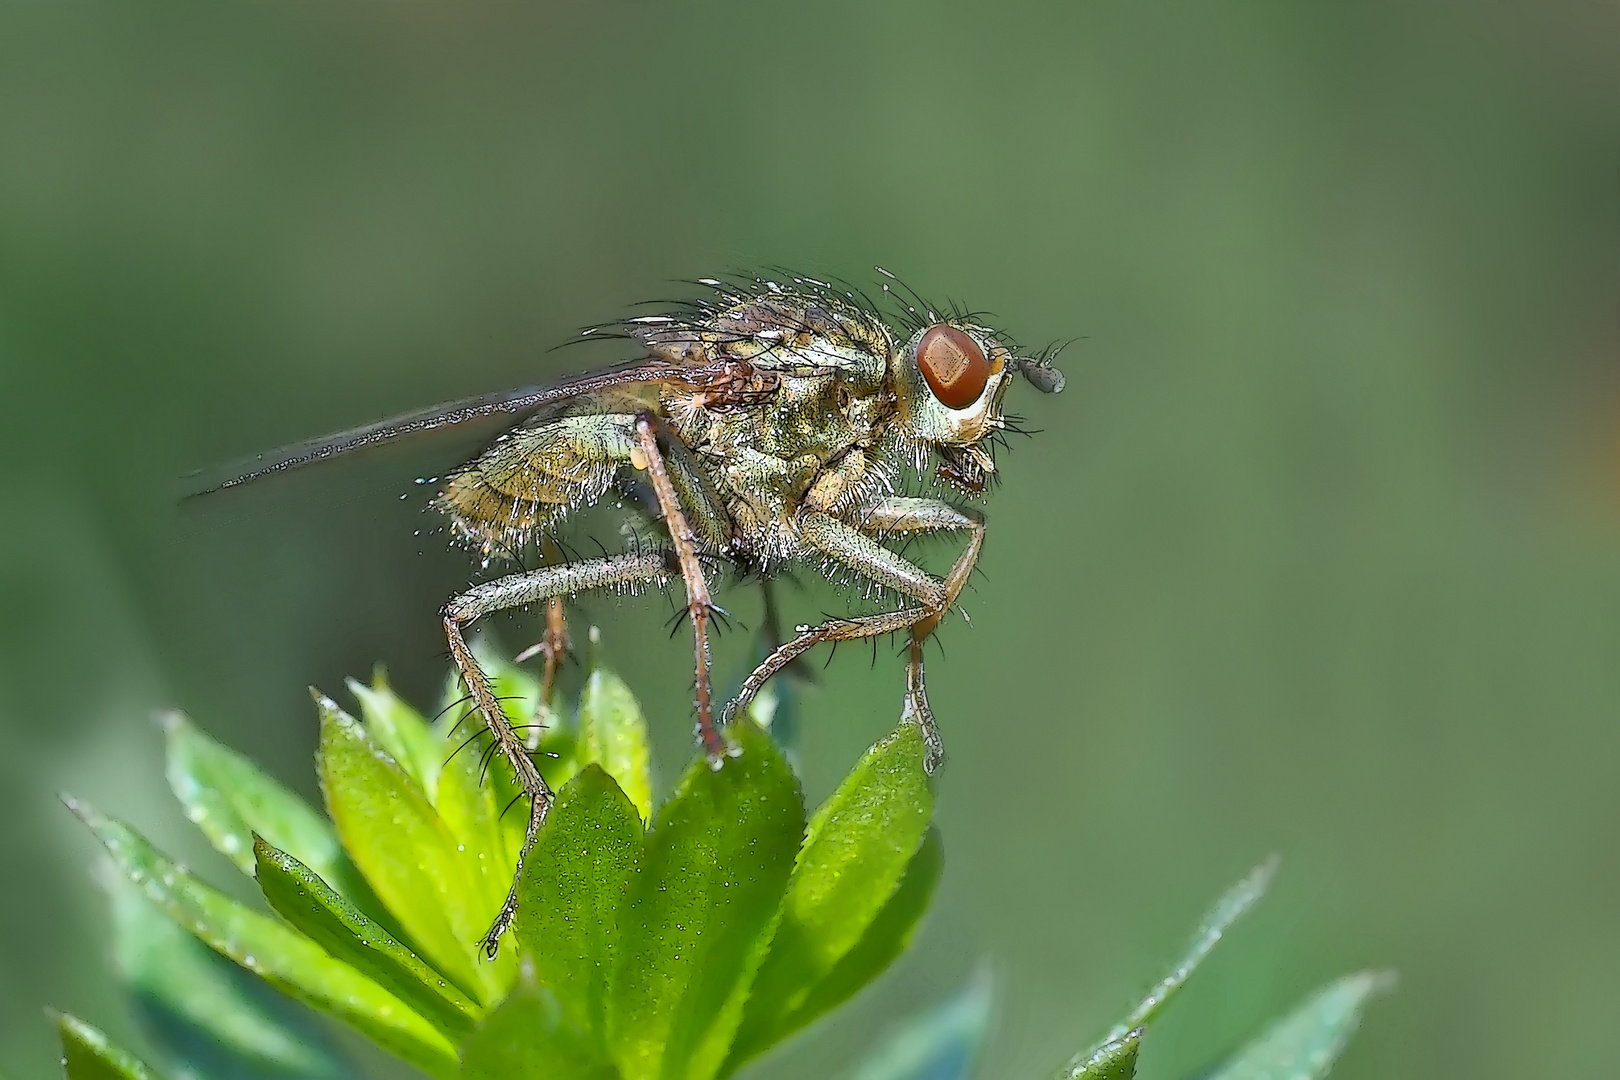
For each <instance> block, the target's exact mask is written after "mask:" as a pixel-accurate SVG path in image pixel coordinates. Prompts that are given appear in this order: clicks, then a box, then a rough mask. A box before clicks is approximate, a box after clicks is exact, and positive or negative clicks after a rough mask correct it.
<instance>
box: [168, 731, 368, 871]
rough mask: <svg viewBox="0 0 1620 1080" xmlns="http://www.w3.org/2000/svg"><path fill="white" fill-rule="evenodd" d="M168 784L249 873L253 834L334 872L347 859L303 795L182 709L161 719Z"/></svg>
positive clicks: (205, 831) (199, 824)
mask: <svg viewBox="0 0 1620 1080" xmlns="http://www.w3.org/2000/svg"><path fill="white" fill-rule="evenodd" d="M163 729H164V731H165V733H166V734H167V742H168V769H167V771H168V777H169V787H170V788H171V789H173V791H174V795H175V798H177V799H179V800H180V805H181V807H182V808H183V809H184V810H185V812H186V816H187V817H188V818H190V819H191V821H192V822H193V823H194V824H195V825H196V826H197V827H198V828H199V829H201V830H202V832H203V835H204V836H206V837H208V840H209V842H210V843H212V844H213V845H214V847H215V848H216V849H218V851H219V852H220V853H221V854H223V855H224V856H226V857H227V858H229V859H230V860H231V861H232V862H234V863H236V865H237V867H238V868H240V869H241V871H242V872H243V873H244V874H248V875H250V876H251V875H252V873H253V834H254V833H255V832H257V833H258V834H259V835H260V836H263V837H265V838H266V839H268V840H269V841H270V842H271V843H273V844H275V845H276V846H277V847H279V848H282V849H283V850H285V851H291V852H294V853H295V854H296V855H297V856H298V857H299V858H300V859H302V860H303V861H304V862H306V863H308V864H309V865H310V866H315V867H319V868H321V869H322V870H325V871H328V872H329V871H330V870H331V869H332V867H334V866H335V865H336V864H337V863H338V862H340V861H341V860H342V858H343V849H342V848H341V847H340V846H339V845H338V839H337V835H336V834H335V833H334V832H333V831H332V827H331V826H330V825H328V824H327V823H326V822H325V821H324V820H323V819H322V818H321V816H320V815H319V814H317V813H316V812H315V810H314V809H313V808H312V807H311V806H310V805H309V804H308V803H306V802H304V800H303V799H300V798H299V797H298V796H297V795H294V794H293V793H292V792H291V791H288V790H287V789H286V788H285V787H282V786H281V785H280V784H279V783H277V782H276V781H275V780H273V779H271V778H270V777H269V776H267V775H265V774H264V773H263V772H262V771H261V770H260V769H259V767H258V766H257V765H255V764H254V763H253V762H251V761H249V760H248V759H247V758H245V757H243V756H242V755H241V754H238V753H237V752H236V751H234V750H230V749H228V748H226V747H225V746H222V745H221V744H219V743H218V742H215V741H214V740H213V739H211V738H209V737H208V736H207V735H205V734H203V733H202V732H201V731H199V730H198V729H197V728H196V727H195V726H194V725H193V724H192V723H191V721H190V720H188V719H187V718H186V717H185V716H184V715H183V714H181V713H177V712H174V713H169V714H167V715H166V716H164V717H163Z"/></svg>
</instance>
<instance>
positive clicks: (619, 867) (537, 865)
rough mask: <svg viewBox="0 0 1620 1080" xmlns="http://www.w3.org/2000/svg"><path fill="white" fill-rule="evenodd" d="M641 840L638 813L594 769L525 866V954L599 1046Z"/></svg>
mask: <svg viewBox="0 0 1620 1080" xmlns="http://www.w3.org/2000/svg"><path fill="white" fill-rule="evenodd" d="M641 843H642V830H641V817H640V816H639V815H638V814H637V812H636V808H635V807H634V806H632V805H631V803H630V800H629V799H628V798H626V797H625V794H624V792H623V791H621V790H620V789H619V785H618V784H616V783H614V781H613V778H612V777H611V776H609V775H608V774H607V773H605V772H603V771H602V768H601V767H600V766H598V765H594V764H593V765H588V766H586V767H585V768H584V769H583V770H582V771H581V772H580V773H579V775H578V776H575V777H574V778H573V779H572V780H570V781H569V782H568V783H567V785H566V786H564V787H563V789H562V791H561V792H559V793H558V796H557V803H556V805H555V806H553V807H552V808H551V813H550V815H549V816H548V817H547V818H546V823H545V825H544V827H542V828H541V830H540V835H539V837H538V838H537V839H536V841H535V845H534V850H533V851H532V852H530V854H529V857H528V859H527V860H525V861H524V865H523V884H522V890H521V892H520V893H519V906H518V918H517V925H516V927H515V930H516V933H517V939H518V942H519V944H520V945H521V946H522V948H523V955H524V957H525V958H527V959H528V960H532V961H533V963H534V967H535V971H536V973H537V974H538V976H539V978H540V980H541V981H542V982H544V983H545V984H546V985H547V986H549V987H551V988H552V989H553V990H555V991H556V992H557V995H558V999H559V1000H560V1001H561V1002H562V1006H563V1009H564V1010H565V1012H566V1013H567V1015H568V1018H569V1020H570V1022H571V1023H572V1024H574V1026H576V1027H578V1028H579V1029H580V1030H581V1031H583V1032H585V1033H586V1034H587V1035H588V1036H589V1037H590V1038H591V1040H592V1041H593V1043H594V1044H595V1045H598V1046H605V1045H606V1030H605V1020H606V1017H605V1004H604V996H605V993H606V984H607V976H608V974H609V973H610V972H612V971H613V958H614V949H615V939H616V938H617V937H618V927H617V925H616V924H617V919H618V915H619V908H620V906H621V905H622V904H623V902H624V896H625V886H626V884H627V883H628V882H629V880H630V873H631V870H632V869H633V867H634V865H635V861H636V858H637V856H638V855H640V854H641Z"/></svg>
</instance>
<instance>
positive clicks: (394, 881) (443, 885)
mask: <svg viewBox="0 0 1620 1080" xmlns="http://www.w3.org/2000/svg"><path fill="white" fill-rule="evenodd" d="M316 705H317V707H318V709H319V711H320V716H321V742H320V753H319V756H318V762H317V764H318V766H319V769H320V775H321V787H322V788H323V789H324V790H325V792H326V802H327V808H328V811H329V812H330V813H331V815H332V820H333V822H334V823H336V825H337V830H338V834H339V835H340V836H341V837H342V838H343V843H344V846H345V847H346V848H348V850H349V851H350V853H351V854H352V855H353V857H354V860H355V862H356V864H357V865H358V866H359V867H360V872H361V873H362V874H364V875H365V878H366V881H367V882H368V883H369V884H370V885H371V887H372V889H373V890H375V892H376V893H377V895H378V896H380V897H381V898H382V900H383V902H384V903H385V904H387V905H388V909H389V911H391V912H392V913H393V914H394V915H395V917H397V918H398V919H399V921H400V923H401V924H402V925H403V926H404V928H405V931H406V932H407V933H408V934H410V936H411V940H412V941H413V942H415V944H417V945H418V946H420V947H421V949H422V951H423V954H424V955H425V956H426V957H427V959H428V960H429V961H431V963H432V964H433V966H434V967H435V968H436V969H438V970H439V971H440V972H442V973H444V975H446V976H447V977H448V978H449V979H450V980H451V981H452V982H454V983H455V984H456V985H457V986H458V987H459V988H460V989H461V990H462V991H463V992H465V993H467V994H469V996H471V997H473V998H474V999H475V1000H478V1001H480V1002H482V1003H484V1004H485V1005H490V1004H493V1003H494V1002H496V1001H498V1000H500V998H501V997H502V996H503V993H504V990H505V987H506V986H507V985H508V984H509V983H510V982H511V979H512V976H513V974H514V973H515V971H516V967H515V963H516V962H515V960H514V959H513V957H512V956H511V955H510V953H506V954H503V955H502V956H501V957H500V958H499V959H498V960H496V961H493V962H489V961H482V960H481V959H480V955H479V953H478V948H477V943H478V940H479V938H480V937H481V936H482V935H483V933H484V931H485V930H487V929H488V927H489V923H490V920H491V919H493V918H494V916H495V913H496V911H497V910H498V906H499V904H498V901H497V902H496V903H495V904H491V903H490V901H489V897H488V893H487V890H486V889H485V888H484V887H483V886H482V871H481V870H480V869H479V867H478V863H477V856H476V854H475V853H469V852H467V851H466V850H464V849H461V848H460V846H459V841H458V840H457V839H456V837H455V836H454V835H453V834H452V833H451V832H450V829H449V827H448V826H446V825H445V823H444V821H443V819H441V818H440V817H439V813H438V811H437V810H435V809H434V808H433V806H432V805H430V804H429V803H428V801H427V796H426V795H424V794H423V793H422V789H421V788H419V787H417V786H416V784H415V783H414V782H413V781H412V780H411V779H410V777H409V776H408V775H406V773H405V771H404V770H403V769H401V768H400V767H399V765H398V764H397V763H396V762H395V761H394V759H393V758H392V757H390V756H388V755H387V754H385V753H383V752H382V751H381V750H380V749H378V747H377V746H376V744H375V743H373V742H372V741H371V740H370V739H369V738H368V737H367V735H366V732H365V730H364V729H363V728H362V727H361V725H360V724H359V723H358V722H357V721H356V720H355V719H354V718H353V717H351V716H349V715H348V714H347V713H345V712H344V711H343V710H342V709H340V708H338V706H337V705H336V704H335V703H333V702H332V701H331V700H330V699H329V698H326V697H323V696H320V695H317V696H316ZM445 783H446V781H445V777H443V776H441V777H440V787H441V789H442V788H443V787H444V786H445ZM441 794H442V791H441Z"/></svg>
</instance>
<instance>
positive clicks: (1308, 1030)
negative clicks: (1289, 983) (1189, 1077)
mask: <svg viewBox="0 0 1620 1080" xmlns="http://www.w3.org/2000/svg"><path fill="white" fill-rule="evenodd" d="M1393 983H1394V979H1393V977H1392V976H1391V975H1390V974H1389V973H1388V972H1378V971H1363V972H1359V973H1357V974H1355V975H1346V976H1345V977H1344V978H1342V979H1340V980H1339V981H1338V982H1335V983H1330V984H1329V985H1327V986H1325V987H1323V988H1322V989H1321V990H1318V991H1317V992H1316V993H1315V994H1314V995H1312V996H1311V997H1310V998H1309V999H1307V1000H1306V1002H1305V1003H1304V1004H1303V1005H1301V1006H1299V1007H1298V1008H1297V1009H1295V1010H1294V1011H1293V1012H1291V1013H1289V1014H1288V1015H1287V1016H1285V1017H1283V1018H1282V1019H1281V1020H1279V1021H1277V1022H1276V1023H1275V1024H1273V1025H1272V1026H1271V1027H1270V1028H1269V1029H1268V1030H1267V1031H1266V1033H1265V1034H1263V1035H1261V1036H1260V1037H1259V1038H1258V1039H1256V1040H1254V1041H1253V1042H1251V1043H1250V1044H1249V1045H1247V1046H1245V1047H1244V1048H1243V1049H1242V1050H1239V1051H1238V1052H1237V1054H1236V1055H1235V1056H1234V1057H1233V1058H1232V1059H1231V1060H1230V1061H1228V1062H1227V1063H1226V1064H1224V1065H1222V1066H1221V1067H1220V1068H1218V1069H1216V1070H1215V1071H1214V1072H1213V1073H1212V1074H1210V1076H1209V1078H1208V1080H1318V1078H1319V1077H1323V1076H1326V1075H1327V1074H1328V1070H1330V1069H1331V1068H1332V1067H1333V1062H1334V1060H1335V1059H1336V1058H1337V1057H1338V1056H1339V1053H1340V1052H1341V1051H1342V1050H1343V1049H1344V1044H1345V1043H1346V1041H1348V1040H1349V1038H1350V1035H1351V1034H1352V1033H1353V1032H1354V1031H1355V1030H1356V1025H1357V1024H1359V1023H1360V1022H1361V1010H1362V1007H1363V1006H1364V1005H1366V1003H1367V999H1368V998H1370V997H1371V996H1372V995H1373V994H1375V993H1378V992H1379V991H1382V990H1387V989H1388V988H1389V987H1390V986H1391V985H1393Z"/></svg>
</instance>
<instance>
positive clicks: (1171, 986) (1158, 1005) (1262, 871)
mask: <svg viewBox="0 0 1620 1080" xmlns="http://www.w3.org/2000/svg"><path fill="white" fill-rule="evenodd" d="M1276 874H1277V858H1276V856H1272V857H1271V858H1269V859H1267V860H1266V861H1265V862H1263V863H1261V864H1260V865H1259V866H1257V867H1255V868H1254V869H1253V870H1251V871H1249V872H1248V874H1246V875H1245V876H1244V878H1243V880H1241V881H1239V882H1238V883H1237V884H1236V885H1233V886H1232V887H1231V888H1230V889H1228V890H1226V892H1225V893H1224V894H1223V895H1222V896H1221V898H1220V899H1219V900H1217V901H1215V906H1214V907H1212V908H1210V909H1209V911H1208V912H1207V913H1205V915H1204V920H1203V922H1201V923H1199V924H1198V930H1197V931H1196V932H1195V933H1194V934H1193V939H1192V943H1191V944H1190V945H1188V947H1187V951H1186V952H1185V953H1183V954H1182V957H1181V959H1180V960H1178V961H1177V962H1176V964H1175V966H1174V967H1172V968H1171V969H1170V970H1169V972H1168V973H1166V974H1165V976H1164V978H1162V979H1160V980H1159V981H1158V983H1157V984H1155V985H1154V987H1153V989H1152V990H1150V991H1148V994H1147V996H1146V997H1144V998H1143V999H1142V1001H1141V1003H1140V1004H1138V1005H1137V1006H1136V1008H1134V1009H1132V1010H1131V1012H1130V1015H1129V1016H1127V1017H1126V1018H1125V1019H1124V1020H1121V1021H1120V1022H1119V1023H1117V1024H1115V1025H1114V1026H1113V1027H1112V1028H1110V1029H1109V1032H1108V1034H1107V1035H1105V1036H1103V1037H1102V1039H1100V1040H1099V1041H1098V1042H1097V1044H1096V1045H1095V1046H1093V1047H1092V1048H1091V1050H1088V1051H1086V1054H1087V1055H1089V1054H1090V1053H1091V1052H1092V1051H1094V1050H1096V1049H1098V1048H1099V1047H1101V1046H1102V1045H1103V1044H1105V1043H1110V1042H1113V1041H1114V1040H1115V1039H1118V1038H1119V1037H1120V1036H1122V1035H1124V1034H1125V1033H1126V1032H1128V1031H1130V1030H1132V1029H1133V1028H1139V1027H1142V1026H1144V1025H1146V1024H1147V1022H1148V1021H1149V1020H1151V1019H1153V1018H1154V1017H1155V1016H1157V1015H1158V1014H1159V1010H1161V1009H1163V1008H1164V1006H1165V1003H1166V1002H1168V1001H1169V1000H1170V999H1171V998H1172V997H1174V996H1175V994H1176V991H1178V990H1180V989H1181V988H1182V987H1183V986H1185V985H1186V984H1187V980H1188V979H1189V978H1191V977H1192V973H1193V972H1194V971H1195V970H1196V969H1197V967H1198V965H1199V964H1201V963H1203V961H1204V958H1205V957H1207V956H1208V955H1209V954H1210V951H1211V950H1213V949H1214V948H1215V946H1216V945H1218V944H1219V943H1220V940H1221V938H1222V937H1223V936H1224V935H1225V934H1226V932H1227V931H1228V930H1230V929H1231V928H1232V924H1233V923H1235V922H1237V920H1238V919H1239V918H1240V917H1241V916H1242V915H1243V913H1244V912H1246V911H1248V910H1249V909H1250V908H1252V907H1253V906H1254V905H1255V903H1256V902H1257V901H1259V899H1260V898H1261V897H1262V896H1264V895H1265V894H1266V890H1267V889H1268V888H1270V887H1271V879H1272V878H1273V877H1275V876H1276ZM1082 1056H1085V1055H1082Z"/></svg>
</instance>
